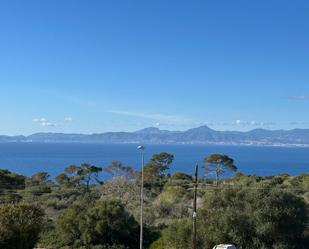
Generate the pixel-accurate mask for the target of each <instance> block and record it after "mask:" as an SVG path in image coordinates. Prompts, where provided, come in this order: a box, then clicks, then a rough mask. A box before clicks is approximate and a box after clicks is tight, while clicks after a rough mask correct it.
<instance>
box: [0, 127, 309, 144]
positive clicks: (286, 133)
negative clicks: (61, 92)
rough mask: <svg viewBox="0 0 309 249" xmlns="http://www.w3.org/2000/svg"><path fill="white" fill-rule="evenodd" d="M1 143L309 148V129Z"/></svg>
mask: <svg viewBox="0 0 309 249" xmlns="http://www.w3.org/2000/svg"><path fill="white" fill-rule="evenodd" d="M0 142H43V143H104V144H116V143H143V144H229V145H261V146H309V129H294V130H265V129H255V130H252V131H248V132H240V131H216V130H213V129H210V128H209V127H207V126H201V127H198V128H193V129H189V130H186V131H168V130H160V129H158V128H155V127H149V128H145V129H143V130H139V131H136V132H106V133H101V134H91V135H86V134H64V133H35V134H32V135H30V136H0Z"/></svg>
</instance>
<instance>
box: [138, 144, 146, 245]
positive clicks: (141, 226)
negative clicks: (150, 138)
mask: <svg viewBox="0 0 309 249" xmlns="http://www.w3.org/2000/svg"><path fill="white" fill-rule="evenodd" d="M137 148H138V149H139V150H141V153H142V169H141V173H142V177H141V178H142V179H141V180H142V182H141V200H140V201H141V206H140V237H139V248H140V249H143V205H144V164H145V162H144V150H145V147H144V146H143V145H140V146H138V147H137Z"/></svg>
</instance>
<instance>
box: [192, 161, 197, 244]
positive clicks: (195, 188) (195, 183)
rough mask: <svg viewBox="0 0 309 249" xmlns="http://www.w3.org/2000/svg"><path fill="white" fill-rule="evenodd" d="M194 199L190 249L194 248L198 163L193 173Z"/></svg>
mask: <svg viewBox="0 0 309 249" xmlns="http://www.w3.org/2000/svg"><path fill="white" fill-rule="evenodd" d="M194 175H195V176H194V200H193V215H192V218H193V232H192V249H196V202H197V184H198V164H196V165H195V174H194Z"/></svg>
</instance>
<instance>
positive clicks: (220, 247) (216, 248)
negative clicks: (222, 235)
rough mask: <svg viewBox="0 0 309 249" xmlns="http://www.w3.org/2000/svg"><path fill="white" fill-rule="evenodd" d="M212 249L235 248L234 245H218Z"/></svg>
mask: <svg viewBox="0 0 309 249" xmlns="http://www.w3.org/2000/svg"><path fill="white" fill-rule="evenodd" d="M213 249H236V247H235V246H234V245H224V244H220V245H216V246H215V247H214V248H213Z"/></svg>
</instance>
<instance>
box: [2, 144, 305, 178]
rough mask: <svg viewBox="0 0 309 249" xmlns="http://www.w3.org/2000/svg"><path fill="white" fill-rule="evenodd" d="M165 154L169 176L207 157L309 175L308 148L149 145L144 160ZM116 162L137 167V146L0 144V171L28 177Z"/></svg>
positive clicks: (263, 171) (251, 169)
mask: <svg viewBox="0 0 309 249" xmlns="http://www.w3.org/2000/svg"><path fill="white" fill-rule="evenodd" d="M161 151H167V152H170V153H172V154H174V156H175V161H174V163H173V166H172V167H171V172H175V171H183V172H187V173H190V174H191V173H192V172H193V166H194V164H195V163H196V162H198V163H200V164H201V161H202V159H203V158H204V157H205V156H206V155H207V154H209V153H225V154H228V155H230V156H231V157H232V158H234V159H235V163H236V165H237V166H238V168H239V171H240V172H242V173H246V174H256V175H261V176H265V175H273V174H280V173H288V174H290V175H297V174H300V173H309V148H281V147H249V146H213V145H148V146H146V151H145V156H146V159H147V158H149V157H150V156H151V155H152V154H153V153H157V152H161ZM114 160H118V161H121V162H122V163H123V164H126V165H130V166H133V167H134V168H136V169H138V168H139V167H140V152H139V151H138V150H137V149H136V145H131V144H126V145H123V144H122V145H102V144H43V143H2V144H1V143H0V168H4V169H9V170H11V171H14V172H17V173H20V174H24V175H27V176H30V175H32V174H34V173H36V172H38V171H47V172H49V174H50V175H51V176H52V177H55V176H56V175H57V174H59V173H60V172H62V171H63V168H64V167H66V166H68V165H70V164H79V163H82V162H89V163H92V164H95V165H100V166H106V165H108V164H109V163H110V162H112V161H114Z"/></svg>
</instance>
